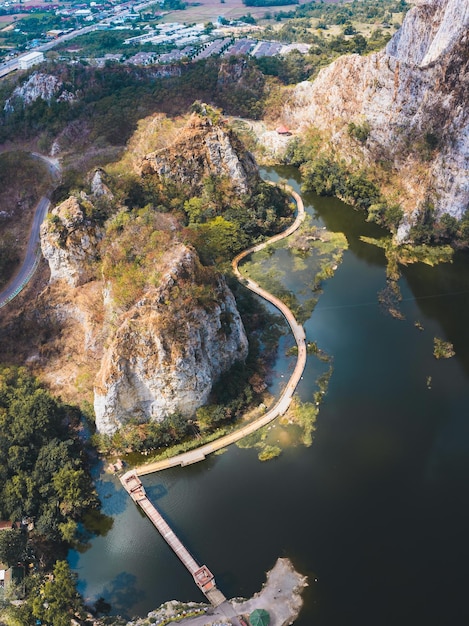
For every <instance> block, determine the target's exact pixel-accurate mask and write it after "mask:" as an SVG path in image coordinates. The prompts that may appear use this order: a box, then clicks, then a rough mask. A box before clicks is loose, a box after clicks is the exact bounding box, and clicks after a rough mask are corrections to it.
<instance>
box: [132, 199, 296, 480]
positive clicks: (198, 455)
mask: <svg viewBox="0 0 469 626" xmlns="http://www.w3.org/2000/svg"><path fill="white" fill-rule="evenodd" d="M288 191H289V193H290V194H291V196H292V197H293V198H294V200H295V202H296V205H297V208H298V211H297V217H296V219H295V221H294V222H293V224H292V225H291V226H290V227H289V228H287V230H285V231H283V233H279V234H278V235H275V236H274V237H271V238H270V239H269V240H268V241H266V242H264V243H261V244H258V245H256V246H252V247H251V248H248V249H247V250H245V251H244V252H241V254H238V255H237V256H236V257H235V258H234V259H233V261H232V267H233V272H234V274H235V276H236V277H237V279H238V280H239V281H241V282H242V283H243V284H244V285H245V286H246V287H247V288H248V289H250V290H251V291H253V292H254V293H257V294H258V295H260V296H262V298H264V299H265V300H267V301H268V302H271V303H272V304H273V305H274V306H275V307H277V309H278V310H279V311H280V312H281V313H282V314H283V316H284V317H285V319H286V320H287V322H288V324H289V325H290V328H291V329H292V332H293V335H294V337H295V341H296V344H297V346H298V358H297V361H296V365H295V369H294V370H293V374H292V375H291V377H290V380H289V381H288V383H287V386H286V387H285V389H284V390H283V392H282V395H281V396H280V398H279V399H278V400H277V402H276V403H275V405H274V406H273V407H272V408H271V409H270V410H269V411H267V413H265V414H264V415H262V416H261V417H259V418H258V419H256V420H254V421H253V422H251V423H250V424H247V425H246V426H243V427H241V428H239V429H238V430H235V431H233V432H232V433H230V434H229V435H225V436H224V437H220V438H219V439H217V440H216V441H212V442H211V443H207V444H205V445H203V446H201V447H199V448H196V449H195V450H191V451H189V452H184V453H183V454H178V455H177V456H174V457H172V458H170V459H164V460H162V461H155V462H153V463H146V464H145V465H141V466H140V467H137V468H135V470H134V471H135V472H136V473H137V474H138V475H139V476H143V475H145V474H152V473H153V472H159V471H161V470H164V469H167V468H169V467H175V466H177V465H181V466H185V465H190V464H192V463H197V462H198V461H202V460H203V459H205V457H206V456H207V454H210V453H212V452H215V451H216V450H221V449H222V448H225V447H226V446H229V445H230V444H232V443H235V442H236V441H239V440H240V439H243V437H246V435H250V434H251V433H253V432H255V431H256V430H258V429H259V428H262V427H263V426H266V425H267V424H268V423H269V422H271V421H272V420H274V419H276V418H277V417H278V416H279V415H283V414H284V413H286V411H287V409H288V407H289V406H290V403H291V400H292V396H293V394H294V392H295V389H296V387H297V385H298V383H299V381H300V379H301V376H302V375H303V371H304V368H305V365H306V341H305V340H306V337H305V332H304V329H303V327H302V326H301V325H300V324H299V323H298V322H297V321H296V319H295V316H294V315H293V313H292V312H291V311H290V309H289V308H288V307H287V306H286V305H285V304H284V303H283V302H282V301H281V300H279V299H278V298H276V297H275V296H274V295H272V294H271V293H269V292H268V291H266V290H265V289H262V287H260V286H259V285H258V284H257V283H256V282H254V281H253V280H251V279H249V278H248V279H245V278H244V277H243V276H242V274H241V272H240V271H239V268H238V265H239V262H240V261H241V260H242V259H244V258H245V257H247V256H248V255H249V254H251V253H252V252H258V251H259V250H262V249H263V248H266V247H267V246H269V245H270V244H272V243H275V242H276V241H280V240H281V239H284V238H285V237H288V236H289V235H291V234H292V233H293V232H295V230H297V229H298V228H299V227H300V225H301V223H302V222H303V220H304V219H305V210H304V206H303V201H302V199H301V196H299V195H298V194H297V193H296V192H295V191H293V190H292V189H288Z"/></svg>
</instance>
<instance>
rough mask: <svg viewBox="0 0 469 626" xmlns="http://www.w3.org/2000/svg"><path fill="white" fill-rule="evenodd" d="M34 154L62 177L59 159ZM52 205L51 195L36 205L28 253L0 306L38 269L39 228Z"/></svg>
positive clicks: (4, 291) (1, 299) (39, 250)
mask: <svg viewBox="0 0 469 626" xmlns="http://www.w3.org/2000/svg"><path fill="white" fill-rule="evenodd" d="M32 156H33V157H35V158H37V159H40V160H41V161H44V162H45V163H46V165H47V167H48V169H49V172H50V173H51V175H52V177H53V178H54V179H55V180H58V179H59V177H60V165H59V163H58V161H57V159H52V158H50V157H46V156H43V155H42V154H38V153H36V152H33V153H32ZM49 207H50V199H49V196H48V195H46V196H43V197H42V198H41V199H40V200H39V202H38V204H37V205H36V209H35V213H34V218H33V223H32V226H31V231H30V233H29V241H28V247H27V249H26V255H25V258H24V260H23V264H22V265H21V267H20V269H19V270H18V272H17V273H16V274H15V275H14V276H13V278H12V279H11V280H10V282H9V283H8V285H7V286H6V287H5V288H4V289H3V291H1V292H0V308H2V307H4V306H5V305H6V304H8V303H9V302H11V300H13V298H15V297H16V296H17V295H18V294H19V293H20V292H21V291H22V290H23V289H24V287H25V286H26V285H27V284H28V282H29V281H30V280H31V278H32V277H33V275H34V272H35V271H36V269H37V266H38V264H39V261H40V259H41V248H40V246H39V230H40V228H41V224H42V222H43V221H44V218H45V217H46V215H47V212H48V210H49Z"/></svg>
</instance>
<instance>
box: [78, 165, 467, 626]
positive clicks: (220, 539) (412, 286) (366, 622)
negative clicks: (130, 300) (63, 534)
mask: <svg viewBox="0 0 469 626" xmlns="http://www.w3.org/2000/svg"><path fill="white" fill-rule="evenodd" d="M262 174H263V176H264V177H265V178H270V179H272V180H277V179H278V177H279V176H281V177H283V178H286V179H288V181H289V183H290V184H292V185H293V186H294V187H295V188H296V189H298V190H299V175H298V173H297V171H296V170H295V169H293V168H267V169H265V170H263V172H262ZM303 199H304V202H305V208H306V210H307V212H308V213H309V214H310V215H311V216H312V218H313V220H314V222H315V223H317V224H318V225H325V226H326V227H327V228H328V229H329V230H332V231H337V232H343V233H345V235H346V237H347V240H348V243H349V249H348V250H347V251H346V252H345V253H344V257H343V262H342V264H341V265H340V266H339V268H338V270H337V272H336V274H335V276H334V277H333V278H332V279H330V280H328V281H327V282H326V283H324V285H323V294H322V295H321V297H320V299H319V302H318V304H317V307H316V309H315V311H314V312H313V314H312V315H311V317H310V319H309V320H308V321H307V322H306V323H305V330H306V333H307V338H308V340H310V341H316V342H317V344H318V346H319V347H320V348H321V349H322V350H324V351H326V352H327V353H328V354H330V355H332V356H333V367H334V371H333V375H332V377H331V380H330V384H329V390H328V393H327V395H326V397H325V399H324V402H323V404H322V406H321V410H320V413H319V417H318V420H317V430H316V433H315V438H314V442H313V445H312V446H311V447H309V448H305V447H303V446H301V445H296V446H289V447H288V446H287V447H286V448H285V449H284V451H283V452H282V455H281V456H280V457H279V458H277V459H275V460H273V461H269V462H267V463H261V462H259V461H258V459H257V452H256V451H255V450H242V449H239V448H237V447H234V446H232V447H231V448H230V449H229V450H228V451H227V452H226V453H225V454H223V455H221V456H213V457H211V458H209V459H207V461H205V462H204V463H201V464H198V465H194V466H191V467H187V468H177V469H173V470H168V471H166V472H164V473H162V474H156V475H153V476H148V477H144V479H143V482H144V485H145V487H146V489H147V492H148V494H149V497H150V498H151V499H152V500H154V501H155V503H156V504H157V506H158V507H159V508H160V510H161V512H162V513H163V514H164V515H165V517H166V519H167V520H168V522H169V523H170V524H171V526H172V527H173V528H174V530H175V531H176V533H177V534H178V535H179V536H180V538H181V539H182V540H183V542H185V543H186V545H187V547H188V548H189V549H190V551H191V552H192V553H193V554H194V556H195V557H196V558H197V559H198V560H199V561H200V562H202V563H205V564H207V565H208V567H209V568H210V569H211V570H212V571H213V572H214V574H215V576H216V579H217V582H218V585H219V587H220V588H221V590H222V591H223V592H224V593H225V595H226V596H228V597H232V596H250V595H251V594H253V593H254V592H255V591H258V590H259V589H260V587H261V585H262V583H263V582H264V579H265V572H266V571H267V570H269V569H270V568H271V567H272V566H273V564H274V563H275V560H276V559H277V557H279V556H284V557H289V558H290V559H292V561H293V563H294V565H295V566H296V568H297V569H298V570H299V571H300V572H302V573H304V574H306V575H308V576H309V580H310V586H309V587H308V589H307V591H306V593H305V607H304V610H303V612H302V614H301V616H300V618H299V620H298V621H297V622H296V623H297V624H298V625H299V626H306V625H316V626H344V625H345V624H347V625H348V626H355V625H356V626H377V625H379V626H388V625H389V626H391V625H392V626H395V625H396V624H400V625H404V626H416V625H425V626H446V625H449V624H454V625H456V626H458V625H459V624H461V625H462V624H467V623H469V608H468V605H467V602H466V597H467V583H468V582H469V575H468V562H469V540H468V537H467V535H468V528H469V501H468V495H467V494H468V480H469V411H468V407H469V323H468V322H469V316H468V312H469V257H468V256H467V255H464V254H459V255H457V256H456V258H455V261H454V263H453V264H451V265H440V266H438V267H436V268H430V267H427V266H424V265H421V264H419V265H414V266H410V267H408V268H405V269H404V271H403V278H402V279H401V281H400V286H401V291H402V296H403V301H402V303H401V311H402V313H403V314H404V315H405V320H404V321H399V320H396V319H394V318H392V317H390V316H389V315H387V314H386V313H385V312H384V311H383V310H382V308H381V307H380V305H379V304H378V298H377V294H378V292H379V291H380V290H381V289H383V288H384V286H385V259H384V254H383V252H382V250H379V249H377V248H374V247H371V246H370V245H368V244H365V243H362V242H360V240H359V236H360V235H368V236H375V237H376V236H382V235H384V233H383V232H382V231H380V230H379V229H378V228H377V227H376V226H373V225H370V224H367V223H366V222H365V221H364V219H363V215H362V214H360V213H358V212H356V211H354V210H353V209H351V208H350V207H348V206H346V205H344V204H343V203H342V202H340V201H338V200H335V199H330V198H318V197H317V196H315V195H313V194H304V195H303ZM271 260H272V264H273V265H272V266H273V267H274V266H275V265H276V264H277V265H281V267H282V269H283V272H282V281H283V284H284V286H286V287H287V288H288V289H290V290H292V291H293V292H295V294H296V295H297V297H298V298H299V299H302V298H303V299H305V298H308V297H309V296H310V295H311V294H310V293H309V292H308V288H307V287H308V284H309V280H308V279H309V274H310V273H311V270H308V266H306V268H304V269H302V270H301V271H296V272H295V271H290V270H291V269H292V268H293V264H294V259H293V258H292V255H291V254H290V253H289V252H288V251H286V250H284V249H279V250H277V251H276V252H275V253H274V255H272V257H271ZM306 264H308V259H306ZM417 320H418V321H419V322H420V323H421V324H422V326H423V328H424V330H423V331H419V330H418V329H417V328H416V327H415V326H414V323H415V321H417ZM434 336H439V337H442V338H443V339H446V340H449V341H451V342H452V343H453V344H454V348H455V351H456V356H455V357H453V358H452V359H449V360H439V361H437V360H436V359H435V358H434V357H433V337H434ZM290 345H292V340H291V338H290V337H287V338H283V339H282V341H281V345H280V348H279V356H278V359H277V363H276V366H275V371H274V373H273V379H272V385H271V387H272V389H273V390H275V389H278V387H279V386H280V385H281V384H282V383H283V381H286V380H287V378H288V373H289V371H290V370H291V368H292V367H293V363H294V359H293V358H288V357H286V356H285V350H286V348H288V347H289V346H290ZM321 371H324V364H321V363H319V362H318V361H317V360H316V359H315V358H314V357H309V361H308V364H307V368H306V371H305V374H304V379H303V380H302V381H301V383H300V387H299V391H298V393H299V395H300V397H301V398H302V399H303V400H306V401H310V400H311V399H312V394H313V392H314V391H315V390H316V387H315V380H316V378H317V376H318V373H320V372H321ZM429 376H431V389H428V388H427V377H429ZM273 432H275V431H273ZM97 486H98V490H99V493H100V496H101V498H102V502H103V507H104V512H105V513H106V514H108V515H111V516H112V517H113V518H114V524H113V527H112V529H111V530H110V531H109V532H108V533H107V535H106V536H104V537H95V538H93V539H92V540H91V541H90V547H89V549H88V550H87V551H85V552H83V553H81V554H78V553H77V552H71V553H70V555H69V561H70V564H71V565H72V567H73V569H74V570H75V571H76V572H77V574H78V577H79V581H80V584H79V587H80V591H81V592H82V593H83V594H84V596H85V598H87V599H89V600H90V601H91V600H93V599H96V598H97V597H99V596H104V597H105V598H106V600H108V601H109V602H110V603H111V604H112V607H113V613H120V614H123V615H126V616H132V615H145V614H146V612H148V611H149V610H151V609H152V608H155V607H157V606H158V605H159V604H160V603H162V602H164V601H166V600H169V599H179V600H196V601H203V598H202V596H200V595H199V593H198V591H197V589H196V588H195V585H194V583H193V582H192V579H191V577H190V576H189V574H188V573H187V572H186V571H185V569H184V567H183V566H182V564H181V563H180V562H179V560H178V559H177V557H176V556H175V555H174V554H173V553H172V552H171V551H170V549H169V548H168V547H167V546H166V544H165V543H164V541H163V540H162V539H161V538H160V536H159V535H158V533H157V531H156V530H155V529H154V528H153V526H152V525H151V523H150V522H149V521H148V520H147V519H146V518H145V517H143V515H141V514H140V512H139V511H138V510H137V508H136V507H135V506H134V504H133V503H132V502H131V500H130V498H129V497H128V496H127V495H126V494H125V493H124V491H123V489H122V488H121V487H120V483H119V482H118V481H117V480H116V479H115V478H113V477H110V476H106V475H104V474H100V475H99V477H98V478H97ZM316 578H317V581H315V579H316Z"/></svg>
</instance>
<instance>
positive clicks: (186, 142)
mask: <svg viewBox="0 0 469 626" xmlns="http://www.w3.org/2000/svg"><path fill="white" fill-rule="evenodd" d="M141 172H142V174H143V175H146V174H157V175H158V176H160V177H161V178H167V179H170V180H174V181H175V182H178V183H182V184H186V185H189V186H190V188H191V190H192V192H196V191H198V190H200V188H201V185H202V182H203V180H204V179H205V178H206V177H207V176H209V175H212V176H220V177H221V176H224V177H227V178H228V179H229V180H230V182H231V185H232V186H233V188H234V189H235V190H236V191H237V192H238V193H247V192H248V191H249V190H250V189H251V187H252V184H253V182H254V181H256V180H258V171H257V165H256V162H255V160H254V157H253V156H252V155H251V153H249V152H247V151H246V150H245V148H244V147H243V146H242V145H241V143H240V142H239V140H238V139H237V138H236V136H235V135H234V134H233V133H231V131H229V130H227V129H225V128H223V127H222V125H221V124H219V123H216V122H215V123H214V122H212V120H211V119H210V118H208V117H205V118H203V117H199V116H198V115H193V116H192V117H191V118H190V120H189V123H188V124H187V125H186V126H185V127H184V128H183V129H182V130H181V132H180V134H179V136H178V137H177V138H176V141H175V142H174V143H173V144H171V145H170V146H167V147H165V148H162V149H161V150H157V151H156V152H153V153H151V154H148V155H147V156H146V157H145V158H144V159H143V162H142V164H141Z"/></svg>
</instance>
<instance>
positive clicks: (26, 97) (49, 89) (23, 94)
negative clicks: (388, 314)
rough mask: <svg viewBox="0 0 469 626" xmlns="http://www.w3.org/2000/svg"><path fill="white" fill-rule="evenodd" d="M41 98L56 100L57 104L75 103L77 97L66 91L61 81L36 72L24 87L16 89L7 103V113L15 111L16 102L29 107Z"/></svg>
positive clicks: (47, 100)
mask: <svg viewBox="0 0 469 626" xmlns="http://www.w3.org/2000/svg"><path fill="white" fill-rule="evenodd" d="M39 98H41V99H42V100H45V101H46V102H50V101H51V100H52V99H55V100H56V101H57V102H73V101H74V100H75V96H74V95H73V94H72V93H71V92H70V91H67V90H66V89H64V85H63V83H62V81H61V80H59V79H58V78H57V77H56V76H52V75H51V74H44V73H42V72H34V74H31V76H30V77H29V78H28V80H26V81H25V82H24V83H23V84H22V85H20V86H19V87H16V89H15V90H14V91H13V93H12V94H11V97H10V98H8V100H7V101H6V103H5V106H4V110H5V111H6V112H10V111H14V110H15V102H21V104H22V105H23V106H24V105H28V104H31V103H32V102H35V101H36V100H38V99H39Z"/></svg>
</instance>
